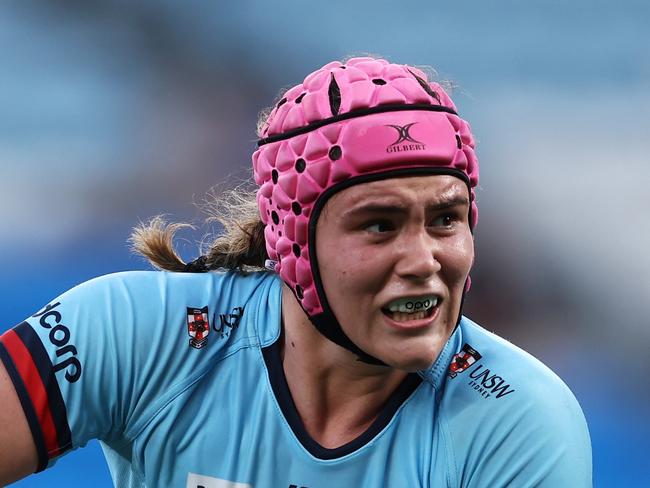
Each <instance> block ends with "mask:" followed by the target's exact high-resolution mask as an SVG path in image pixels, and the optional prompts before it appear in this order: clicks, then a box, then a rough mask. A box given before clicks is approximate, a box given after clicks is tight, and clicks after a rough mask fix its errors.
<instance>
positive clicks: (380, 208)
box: [343, 196, 469, 217]
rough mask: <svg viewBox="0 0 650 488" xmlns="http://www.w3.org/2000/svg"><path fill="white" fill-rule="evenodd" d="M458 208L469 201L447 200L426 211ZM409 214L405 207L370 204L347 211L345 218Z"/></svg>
mask: <svg viewBox="0 0 650 488" xmlns="http://www.w3.org/2000/svg"><path fill="white" fill-rule="evenodd" d="M457 206H469V200H468V199H467V198H466V197H462V196H456V197H450V198H445V199H443V200H440V201H438V202H436V203H432V204H428V205H427V209H426V210H427V212H438V211H440V210H445V209H447V208H452V207H457ZM407 212H408V210H407V207H406V206H404V205H395V204H383V203H368V204H361V205H359V206H357V207H352V208H351V209H349V210H346V211H345V212H343V216H350V217H354V216H356V215H359V214H405V213H407Z"/></svg>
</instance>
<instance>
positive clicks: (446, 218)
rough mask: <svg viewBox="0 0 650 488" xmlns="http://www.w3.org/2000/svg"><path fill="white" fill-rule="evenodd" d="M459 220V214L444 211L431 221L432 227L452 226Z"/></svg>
mask: <svg viewBox="0 0 650 488" xmlns="http://www.w3.org/2000/svg"><path fill="white" fill-rule="evenodd" d="M457 220H458V216H457V215H456V214H454V213H444V214H440V215H438V216H437V217H436V218H435V219H433V221H432V222H431V226H432V227H451V226H452V225H453V224H454V223H455V222H456V221H457Z"/></svg>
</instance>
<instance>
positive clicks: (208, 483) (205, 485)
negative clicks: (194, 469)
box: [187, 473, 253, 488]
mask: <svg viewBox="0 0 650 488" xmlns="http://www.w3.org/2000/svg"><path fill="white" fill-rule="evenodd" d="M187 488H253V485H249V484H248V483H237V482H235V481H228V480H222V479H219V478H213V477H212V476H203V475H200V474H196V473H188V474H187Z"/></svg>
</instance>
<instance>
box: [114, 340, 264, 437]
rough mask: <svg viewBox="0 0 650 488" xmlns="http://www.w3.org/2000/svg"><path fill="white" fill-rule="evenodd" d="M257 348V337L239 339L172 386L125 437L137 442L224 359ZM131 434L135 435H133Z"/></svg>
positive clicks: (146, 411) (146, 410)
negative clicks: (179, 398)
mask: <svg viewBox="0 0 650 488" xmlns="http://www.w3.org/2000/svg"><path fill="white" fill-rule="evenodd" d="M251 339H253V341H251ZM242 342H246V343H247V344H245V345H241V343H242ZM257 346H259V341H258V340H257V337H255V336H246V337H242V338H240V339H238V340H237V341H236V343H235V344H232V345H231V347H230V348H228V349H227V350H226V351H225V352H224V354H223V356H217V357H215V358H213V359H211V360H210V361H209V362H207V363H206V364H205V366H204V367H203V368H202V369H200V370H199V371H198V372H197V373H195V374H194V375H192V376H190V377H188V378H186V379H184V380H182V381H179V382H178V383H175V384H173V385H171V386H170V387H169V388H168V391H169V393H168V394H167V395H164V396H162V397H160V398H159V400H158V401H157V402H156V403H155V404H154V406H153V407H151V408H147V409H145V410H144V411H143V412H142V414H141V416H140V418H144V419H145V420H142V422H143V425H142V426H141V427H138V426H137V425H138V421H136V423H135V424H134V425H133V426H132V427H131V428H130V429H129V430H128V431H126V430H125V431H124V436H125V437H127V438H130V439H133V440H135V439H136V438H137V437H138V436H139V435H140V434H141V433H142V431H143V430H144V429H145V428H146V427H147V425H149V424H150V423H151V422H152V421H153V420H154V419H155V418H156V417H157V416H158V415H159V414H160V412H161V411H162V410H164V409H165V407H167V405H169V404H170V403H171V402H172V401H173V400H175V399H176V398H177V397H178V396H179V395H180V394H182V393H183V392H184V391H186V390H187V389H188V388H189V387H190V386H192V385H193V384H194V383H196V382H197V381H199V380H200V379H201V378H202V377H203V376H205V375H206V374H207V373H208V372H209V371H210V370H211V369H213V368H214V366H215V365H216V364H218V363H220V362H222V361H223V360H224V359H227V358H229V357H230V356H232V355H234V354H236V353H238V352H239V351H241V350H243V349H249V348H251V347H257ZM155 405H160V406H159V407H156V406H155ZM151 410H153V414H152V415H151V416H149V415H147V413H148V412H149V411H151ZM130 432H133V433H132V434H131V433H130Z"/></svg>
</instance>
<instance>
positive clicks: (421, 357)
mask: <svg viewBox="0 0 650 488" xmlns="http://www.w3.org/2000/svg"><path fill="white" fill-rule="evenodd" d="M439 353H440V351H427V352H425V351H422V353H420V354H414V353H413V352H411V353H410V354H408V353H407V354H402V355H395V357H392V358H390V359H388V358H387V359H386V360H384V362H385V363H386V364H388V365H389V366H391V367H393V368H395V369H399V370H401V371H406V372H407V373H415V372H417V371H422V370H424V369H428V368H429V367H430V366H431V365H432V364H433V363H434V362H435V361H436V359H438V355H439Z"/></svg>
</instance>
